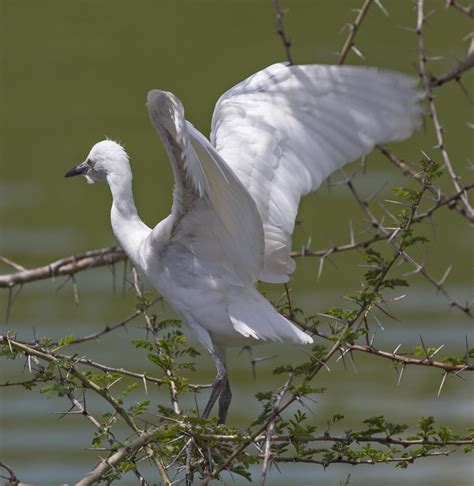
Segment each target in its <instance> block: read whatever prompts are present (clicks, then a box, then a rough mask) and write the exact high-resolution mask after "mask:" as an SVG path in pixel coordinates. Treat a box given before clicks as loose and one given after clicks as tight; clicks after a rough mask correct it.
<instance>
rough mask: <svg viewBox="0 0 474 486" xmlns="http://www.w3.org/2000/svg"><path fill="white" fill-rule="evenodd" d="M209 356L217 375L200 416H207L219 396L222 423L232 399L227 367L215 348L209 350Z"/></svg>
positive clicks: (220, 420)
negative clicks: (212, 360)
mask: <svg viewBox="0 0 474 486" xmlns="http://www.w3.org/2000/svg"><path fill="white" fill-rule="evenodd" d="M211 356H212V357H213V359H214V363H215V365H216V369H217V375H216V379H215V381H214V384H213V385H212V390H211V396H210V397H209V401H208V402H207V405H206V407H205V408H204V412H203V413H202V417H203V418H208V417H209V415H210V413H211V410H212V407H213V406H214V404H215V403H216V401H217V399H218V398H219V423H220V424H223V423H225V419H226V416H227V410H228V409H229V405H230V401H231V399H232V393H231V391H230V386H229V380H228V377H227V367H226V365H225V361H224V359H223V358H222V356H221V354H220V353H219V352H217V351H216V350H214V351H211Z"/></svg>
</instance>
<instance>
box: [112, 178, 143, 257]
mask: <svg viewBox="0 0 474 486" xmlns="http://www.w3.org/2000/svg"><path fill="white" fill-rule="evenodd" d="M107 182H108V183H109V187H110V190H111V192H112V199H113V203H112V209H111V212H110V219H111V223H112V229H113V231H114V234H115V237H116V238H117V240H118V241H119V243H120V245H121V246H122V247H123V249H124V250H125V253H126V254H127V255H128V256H129V257H130V259H131V260H132V262H133V263H134V264H135V265H138V266H139V267H141V264H140V257H139V247H140V244H141V243H142V242H143V240H144V239H145V238H146V237H147V236H148V234H149V233H150V231H151V229H150V228H148V226H146V225H145V224H144V223H143V221H142V220H141V219H140V217H139V216H138V213H137V209H136V207H135V202H134V200H133V192H132V177H131V174H126V175H122V174H120V175H117V174H111V175H109V176H107Z"/></svg>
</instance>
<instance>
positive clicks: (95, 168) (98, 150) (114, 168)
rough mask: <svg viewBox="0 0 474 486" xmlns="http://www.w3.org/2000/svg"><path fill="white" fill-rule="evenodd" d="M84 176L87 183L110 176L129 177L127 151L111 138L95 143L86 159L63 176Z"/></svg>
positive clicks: (104, 179)
mask: <svg viewBox="0 0 474 486" xmlns="http://www.w3.org/2000/svg"><path fill="white" fill-rule="evenodd" d="M76 175H83V176H85V178H86V180H87V182H88V183H89V184H93V183H94V182H99V181H102V182H104V181H106V180H107V178H108V177H110V176H114V175H116V176H118V177H131V171H130V164H129V161H128V155H127V152H125V149H124V148H123V147H122V146H121V145H120V144H119V143H117V142H114V141H113V140H102V142H98V143H96V144H95V145H94V146H93V147H92V149H91V151H90V152H89V155H88V156H87V158H86V160H85V161H84V162H82V163H81V164H79V165H76V167H74V168H72V169H71V170H70V171H69V172H67V173H66V176H65V177H73V176H76Z"/></svg>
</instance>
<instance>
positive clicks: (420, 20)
mask: <svg viewBox="0 0 474 486" xmlns="http://www.w3.org/2000/svg"><path fill="white" fill-rule="evenodd" d="M424 23H425V13H424V1H423V0H418V2H417V21H416V34H417V37H418V55H419V62H418V69H419V74H420V79H421V81H422V84H423V87H424V90H425V93H426V98H427V99H428V105H429V107H430V117H431V119H432V120H433V126H434V129H435V133H436V139H437V142H438V148H439V150H440V152H441V156H442V157H443V161H444V165H445V167H446V169H447V171H448V173H449V175H450V177H451V180H452V183H453V186H454V188H455V189H456V192H462V191H463V189H464V188H463V187H462V186H461V181H460V177H459V176H458V175H457V174H456V172H455V171H454V168H453V164H452V163H451V159H450V157H449V154H448V151H447V148H446V142H445V140H444V136H443V130H444V129H443V126H442V125H441V123H440V121H439V118H438V112H437V109H436V104H435V100H434V96H433V92H432V90H431V84H430V80H429V77H428V73H427V71H426V62H427V58H426V53H425V39H424V35H423V26H424ZM471 65H472V64H471ZM468 67H470V66H468ZM461 200H462V202H463V204H464V206H465V208H466V212H467V214H468V215H469V218H470V219H471V221H472V220H474V210H473V209H472V207H471V205H470V204H469V200H468V197H467V194H463V195H462V196H461Z"/></svg>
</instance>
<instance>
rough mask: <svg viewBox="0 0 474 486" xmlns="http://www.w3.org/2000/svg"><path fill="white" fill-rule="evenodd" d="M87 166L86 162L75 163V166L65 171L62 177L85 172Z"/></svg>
mask: <svg viewBox="0 0 474 486" xmlns="http://www.w3.org/2000/svg"><path fill="white" fill-rule="evenodd" d="M89 168H90V167H89V164H88V163H87V162H82V164H79V165H76V167H74V168H72V169H71V170H70V171H69V172H67V173H66V175H65V176H64V177H73V176H77V175H81V174H85V173H87V171H88V170H89Z"/></svg>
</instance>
